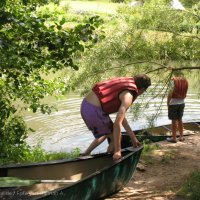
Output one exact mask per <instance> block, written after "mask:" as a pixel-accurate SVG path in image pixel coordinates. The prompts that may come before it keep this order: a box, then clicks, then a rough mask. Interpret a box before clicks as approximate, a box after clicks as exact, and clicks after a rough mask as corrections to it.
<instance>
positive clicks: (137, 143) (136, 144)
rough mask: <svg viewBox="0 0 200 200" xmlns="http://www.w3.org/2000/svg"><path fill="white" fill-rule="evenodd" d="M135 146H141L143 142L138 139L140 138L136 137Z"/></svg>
mask: <svg viewBox="0 0 200 200" xmlns="http://www.w3.org/2000/svg"><path fill="white" fill-rule="evenodd" d="M133 145H134V146H135V147H139V146H141V143H140V142H139V141H138V139H137V138H136V139H135V141H134V144H133Z"/></svg>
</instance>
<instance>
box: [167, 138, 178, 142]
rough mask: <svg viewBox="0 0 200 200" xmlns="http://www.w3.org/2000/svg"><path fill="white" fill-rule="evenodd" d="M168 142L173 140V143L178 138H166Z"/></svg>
mask: <svg viewBox="0 0 200 200" xmlns="http://www.w3.org/2000/svg"><path fill="white" fill-rule="evenodd" d="M166 140H167V141H168V142H171V143H176V140H174V139H173V138H167V139H166Z"/></svg>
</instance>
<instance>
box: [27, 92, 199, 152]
mask: <svg viewBox="0 0 200 200" xmlns="http://www.w3.org/2000/svg"><path fill="white" fill-rule="evenodd" d="M51 101H52V103H55V104H57V106H58V111H57V112H54V113H52V114H51V115H43V114H41V113H36V114H32V113H28V114H27V115H26V117H25V120H26V122H27V124H28V126H29V127H31V128H33V129H35V130H36V132H34V133H31V134H30V136H29V138H28V139H27V141H28V143H29V144H30V145H31V146H33V145H36V144H37V143H38V142H41V145H42V147H43V148H44V149H45V150H47V151H65V152H66V151H67V152H69V151H71V150H72V149H73V148H76V147H79V148H80V149H81V150H85V149H86V148H87V146H88V145H89V144H90V142H91V141H92V140H93V136H92V134H91V133H90V132H89V131H88V130H87V128H86V126H85V124H84V122H83V120H82V119H81V116H80V112H79V109H80V104H81V101H82V98H80V97H79V95H75V94H73V95H69V96H68V97H66V99H63V100H59V101H55V100H51ZM137 101H140V99H139V98H138V100H137ZM160 101H161V100H160V99H158V98H157V99H154V100H153V101H151V103H150V106H149V108H148V109H147V110H145V113H144V114H145V115H146V116H151V115H152V114H155V110H156V108H157V107H158V106H159V103H160ZM185 103H186V107H185V114H184V117H183V121H200V112H199V111H200V99H197V95H196V94H194V93H190V92H189V94H188V96H187V98H186V101H185ZM111 117H112V118H114V117H115V115H111ZM127 118H128V121H129V123H130V125H131V127H132V128H133V129H140V128H145V127H146V126H147V120H146V119H145V118H144V117H143V116H142V117H141V118H139V119H138V120H134V119H133V116H132V114H131V113H130V112H129V113H128V114H127ZM167 123H170V121H169V120H168V117H167V107H166V99H164V103H163V105H162V113H161V114H160V116H159V118H158V119H157V120H156V125H162V124H167ZM106 147H107V143H106V142H105V143H103V144H101V145H100V146H99V147H98V148H97V149H95V150H94V151H93V153H98V152H102V151H105V150H106Z"/></svg>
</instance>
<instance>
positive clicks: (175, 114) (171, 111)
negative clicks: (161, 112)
mask: <svg viewBox="0 0 200 200" xmlns="http://www.w3.org/2000/svg"><path fill="white" fill-rule="evenodd" d="M184 107H185V104H176V105H169V107H168V117H169V119H170V120H181V119H182V117H183V112H184Z"/></svg>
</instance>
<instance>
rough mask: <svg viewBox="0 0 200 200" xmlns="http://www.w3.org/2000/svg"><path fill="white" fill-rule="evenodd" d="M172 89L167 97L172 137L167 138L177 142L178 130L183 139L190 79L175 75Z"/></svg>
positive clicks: (181, 139) (180, 138) (169, 140)
mask: <svg viewBox="0 0 200 200" xmlns="http://www.w3.org/2000/svg"><path fill="white" fill-rule="evenodd" d="M171 85H172V87H171V90H170V91H169V94H168V98H167V106H168V117H169V119H170V120H172V124H171V126H172V137H169V138H167V141H168V142H172V143H176V142H177V140H176V132H177V130H178V131H179V134H180V137H179V140H180V141H183V140H184V138H183V121H182V117H183V113H184V107H185V102H184V99H185V97H186V95H187V90H188V81H187V80H186V79H185V78H183V77H173V78H172V82H171Z"/></svg>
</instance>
